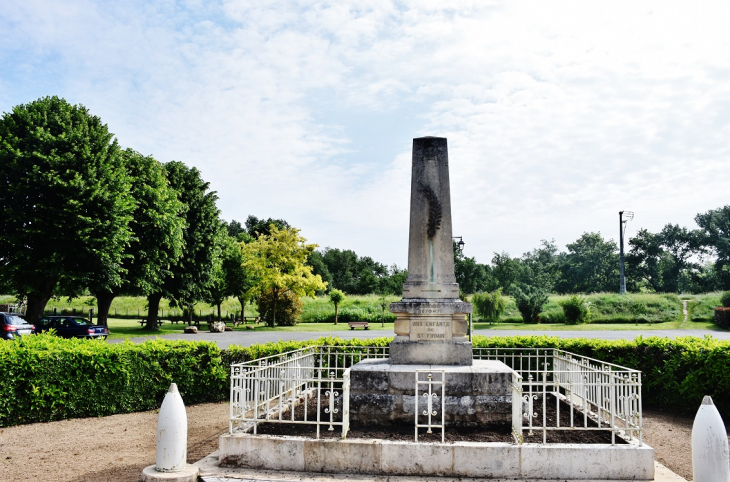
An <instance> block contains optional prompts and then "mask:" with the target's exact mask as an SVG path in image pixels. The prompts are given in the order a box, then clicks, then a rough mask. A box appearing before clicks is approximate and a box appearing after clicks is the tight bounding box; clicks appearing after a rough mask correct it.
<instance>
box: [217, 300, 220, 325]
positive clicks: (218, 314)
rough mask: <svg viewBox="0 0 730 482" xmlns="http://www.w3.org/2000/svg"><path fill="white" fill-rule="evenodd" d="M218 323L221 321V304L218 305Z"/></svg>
mask: <svg viewBox="0 0 730 482" xmlns="http://www.w3.org/2000/svg"><path fill="white" fill-rule="evenodd" d="M217 306H218V321H221V304H220V303H218V305H217Z"/></svg>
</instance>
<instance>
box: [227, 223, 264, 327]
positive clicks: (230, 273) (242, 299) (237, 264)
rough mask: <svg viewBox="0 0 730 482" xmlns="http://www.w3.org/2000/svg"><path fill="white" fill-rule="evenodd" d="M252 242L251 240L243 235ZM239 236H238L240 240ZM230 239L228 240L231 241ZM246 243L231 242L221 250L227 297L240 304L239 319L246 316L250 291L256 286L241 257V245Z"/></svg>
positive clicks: (242, 256)
mask: <svg viewBox="0 0 730 482" xmlns="http://www.w3.org/2000/svg"><path fill="white" fill-rule="evenodd" d="M243 234H244V235H245V236H246V237H247V238H248V239H249V241H248V242H252V241H253V238H251V237H250V236H248V234H246V233H243ZM240 237H241V235H240V234H239V235H238V238H240ZM231 239H232V238H229V240H231ZM229 243H230V241H229ZM245 244H246V242H235V241H234V242H232V243H230V244H229V245H228V246H227V247H226V248H225V249H224V250H223V258H222V269H223V274H224V276H225V280H226V286H227V288H228V293H229V296H234V297H235V298H236V299H237V300H238V302H239V303H240V304H241V319H243V317H244V316H246V303H248V302H249V301H250V300H251V298H252V296H251V289H252V288H253V287H254V286H255V285H256V279H255V278H254V277H253V275H252V274H251V273H250V272H249V271H248V270H247V269H246V267H245V266H244V264H245V261H246V259H245V258H244V255H243V245H245Z"/></svg>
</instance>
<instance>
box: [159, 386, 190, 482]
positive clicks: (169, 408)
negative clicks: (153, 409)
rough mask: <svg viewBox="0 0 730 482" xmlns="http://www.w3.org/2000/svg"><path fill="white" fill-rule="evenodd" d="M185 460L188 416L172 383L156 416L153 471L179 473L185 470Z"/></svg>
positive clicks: (186, 456) (186, 457) (186, 455)
mask: <svg viewBox="0 0 730 482" xmlns="http://www.w3.org/2000/svg"><path fill="white" fill-rule="evenodd" d="M187 459H188V416H187V414H186V413H185V404H184V403H183V399H182V397H181V396H180V392H178V391H177V385H176V384H174V383H172V384H170V389H169V390H168V391H167V393H166V394H165V399H164V400H162V406H161V407H160V414H159V415H158V416H157V458H156V459H155V469H157V471H158V472H179V471H181V470H182V469H184V468H185V464H186V463H187Z"/></svg>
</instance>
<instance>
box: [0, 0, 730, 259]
mask: <svg viewBox="0 0 730 482" xmlns="http://www.w3.org/2000/svg"><path fill="white" fill-rule="evenodd" d="M729 9H730V6H728V5H726V4H724V3H722V2H712V3H709V2H708V3H701V4H693V5H689V4H686V5H685V4H681V3H671V4H668V3H667V2H640V3H638V4H637V3H636V2H616V1H611V2H608V1H606V2H580V1H575V2H549V3H546V2H493V3H486V2H477V1H474V2H467V1H453V2H445V1H443V0H441V1H435V0H434V1H429V2H424V1H423V0H420V1H416V0H412V1H404V2H392V1H386V0H371V1H365V2H363V1H358V2H347V1H340V2H333V3H331V4H327V3H323V2H315V3H310V2H297V1H286V0H281V1H270V2H263V1H262V2H247V1H240V0H230V1H229V0H226V1H222V2H221V3H211V2H192V1H191V2H186V3H185V4H184V5H182V6H181V5H180V4H178V3H176V2H154V3H147V2H138V3H132V2H120V3H110V2H94V1H91V0H88V1H86V2H57V1H54V2H50V1H48V2H22V3H21V2H15V3H11V4H10V5H8V6H4V8H3V10H2V11H1V12H0V45H2V47H0V60H2V61H3V63H4V65H12V66H13V68H12V69H8V70H5V71H4V73H2V74H0V102H2V110H4V111H7V110H9V109H10V107H11V106H13V105H15V104H19V103H25V102H28V101H31V100H33V99H34V98H36V97H39V96H41V95H48V94H59V95H63V96H65V97H66V98H67V99H69V100H70V101H72V102H80V103H83V104H85V105H87V106H88V107H89V108H90V109H91V110H92V112H93V113H95V114H97V115H100V116H101V118H102V119H103V120H104V121H105V122H107V123H108V124H109V125H110V128H111V130H112V131H113V132H115V133H116V134H117V135H118V137H119V140H120V142H121V143H122V144H123V145H125V146H129V147H133V148H135V149H137V150H140V151H142V152H144V153H147V154H153V155H155V156H156V157H157V158H158V159H160V160H163V161H167V160H171V159H176V160H180V161H183V162H186V163H188V164H192V165H195V166H197V167H198V168H199V169H200V170H201V171H202V172H203V175H204V177H205V178H206V179H207V180H209V181H210V182H211V184H212V187H213V188H214V189H215V190H217V191H218V192H219V195H220V198H221V201H220V206H221V207H222V208H223V213H224V216H225V217H226V218H228V219H230V218H235V219H239V220H243V219H244V218H245V216H246V215H248V214H250V213H251V214H256V215H258V216H274V217H283V218H285V219H287V220H289V221H290V222H292V223H293V224H294V225H297V226H299V227H301V228H302V229H303V233H304V235H305V236H308V237H309V238H310V239H311V240H312V241H315V242H318V243H319V244H321V245H323V246H326V245H330V246H336V247H340V248H351V249H354V250H355V251H356V252H358V253H359V254H363V255H370V256H372V257H374V258H375V259H378V260H381V261H383V262H388V263H391V262H398V263H399V264H401V265H404V264H405V260H406V240H407V220H408V206H407V203H408V198H409V195H408V189H409V185H410V184H409V176H410V153H409V151H408V149H409V145H410V140H409V138H410V137H417V136H420V135H440V136H445V137H448V139H449V145H450V159H451V169H452V172H451V180H452V198H453V199H452V206H453V209H454V213H453V214H454V233H455V234H459V235H462V236H464V238H465V240H466V241H467V254H468V255H470V256H476V257H477V259H478V260H480V261H482V262H486V261H488V260H489V259H490V258H491V256H492V254H491V253H492V252H493V251H503V250H506V251H509V252H510V253H511V254H513V255H518V254H521V253H522V252H525V251H528V250H530V249H532V248H534V247H536V246H537V245H538V243H539V240H540V239H543V238H546V239H551V238H555V239H556V241H557V242H558V244H559V245H564V244H566V243H569V242H572V241H573V240H575V239H576V238H577V237H578V236H580V234H581V233H582V232H584V231H601V232H602V233H603V234H604V236H605V237H612V238H614V239H615V238H617V237H618V233H617V232H616V225H617V220H616V217H617V211H619V210H620V209H627V210H633V211H636V212H637V216H636V219H635V220H634V221H633V222H632V223H631V224H630V227H629V234H631V232H632V229H633V230H635V229H638V228H639V227H641V226H643V227H647V228H649V229H652V230H658V229H660V228H661V227H662V226H663V225H664V224H665V223H668V222H677V223H680V224H685V225H689V224H690V223H691V222H692V217H693V215H694V214H695V213H697V212H701V211H705V210H707V209H711V208H716V207H719V206H721V205H723V204H724V203H725V202H726V201H725V196H724V189H725V188H724V186H723V176H722V173H723V172H724V169H723V166H724V165H725V164H726V163H727V161H728V156H729V152H728V147H727V146H728V144H727V139H728V137H729V136H728V134H730V132H729V131H730V85H728V82H727V79H728V75H729V74H730V59H728V57H727V55H726V52H727V51H728V50H729V47H730V45H729V44H730V33H728V29H727V28H726V25H725V22H724V19H726V18H727V17H728V10H729ZM362 119H373V120H372V121H371V122H385V121H387V126H388V128H387V129H385V130H383V129H369V128H364V127H363V125H362V123H363V122H365V121H363V120H362ZM366 127H367V126H366ZM393 136H400V137H402V138H403V139H399V138H394V137H393Z"/></svg>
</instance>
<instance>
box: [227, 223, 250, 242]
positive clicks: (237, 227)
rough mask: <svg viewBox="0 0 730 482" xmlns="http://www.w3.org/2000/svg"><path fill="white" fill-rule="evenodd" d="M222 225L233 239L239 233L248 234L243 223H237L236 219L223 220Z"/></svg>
mask: <svg viewBox="0 0 730 482" xmlns="http://www.w3.org/2000/svg"><path fill="white" fill-rule="evenodd" d="M223 226H224V227H225V228H226V232H227V233H228V236H230V237H232V238H234V239H235V238H236V237H237V236H238V235H239V234H241V233H246V234H248V232H247V231H246V228H245V227H243V225H242V224H241V223H239V222H238V221H236V220H235V219H232V220H231V222H230V223H229V222H226V221H223Z"/></svg>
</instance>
